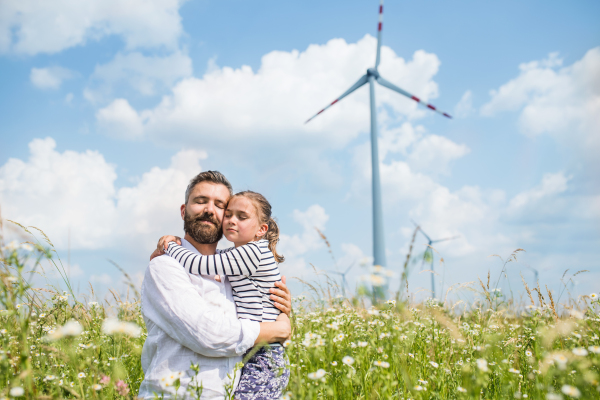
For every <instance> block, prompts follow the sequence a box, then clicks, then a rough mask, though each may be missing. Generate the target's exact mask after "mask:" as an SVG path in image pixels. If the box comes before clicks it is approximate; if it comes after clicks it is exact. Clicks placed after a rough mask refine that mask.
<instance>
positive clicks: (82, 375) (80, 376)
mask: <svg viewBox="0 0 600 400" xmlns="http://www.w3.org/2000/svg"><path fill="white" fill-rule="evenodd" d="M77 377H78V378H79V379H81V378H85V377H86V375H85V373H84V372H80V373H78V374H77Z"/></svg>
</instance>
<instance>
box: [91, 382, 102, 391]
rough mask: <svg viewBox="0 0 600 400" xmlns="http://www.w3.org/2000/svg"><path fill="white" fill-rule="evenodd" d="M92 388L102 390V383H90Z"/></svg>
mask: <svg viewBox="0 0 600 400" xmlns="http://www.w3.org/2000/svg"><path fill="white" fill-rule="evenodd" d="M92 389H94V390H95V391H96V392H97V391H98V390H102V385H99V384H97V383H95V384H93V385H92Z"/></svg>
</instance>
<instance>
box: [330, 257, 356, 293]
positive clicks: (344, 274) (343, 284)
mask: <svg viewBox="0 0 600 400" xmlns="http://www.w3.org/2000/svg"><path fill="white" fill-rule="evenodd" d="M352 267H354V263H352V265H350V266H349V267H348V269H346V271H344V272H337V271H329V272H331V273H332V274H337V275H340V276H341V277H342V294H343V296H344V297H346V287H347V286H348V282H347V281H346V275H347V274H348V272H350V270H351V269H352ZM348 289H350V288H349V287H348Z"/></svg>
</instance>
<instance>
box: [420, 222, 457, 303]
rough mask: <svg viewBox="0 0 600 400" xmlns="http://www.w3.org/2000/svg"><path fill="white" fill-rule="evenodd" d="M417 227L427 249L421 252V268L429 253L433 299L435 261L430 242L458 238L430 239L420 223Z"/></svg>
mask: <svg viewBox="0 0 600 400" xmlns="http://www.w3.org/2000/svg"><path fill="white" fill-rule="evenodd" d="M413 223H414V224H415V225H417V223H415V222H414V221H413ZM417 229H418V230H419V231H420V232H421V233H422V234H423V236H425V238H426V239H427V249H426V250H425V253H423V261H421V269H423V265H424V264H425V259H426V258H427V255H429V257H431V268H430V269H431V292H432V296H431V297H432V298H434V299H435V274H434V269H433V262H434V261H435V260H434V258H433V248H432V247H431V245H432V244H434V243H439V242H445V241H446V240H454V239H456V238H458V235H457V236H452V237H447V238H444V239H437V240H432V239H431V238H430V237H429V235H427V234H426V233H425V231H423V229H422V228H421V226H420V225H417Z"/></svg>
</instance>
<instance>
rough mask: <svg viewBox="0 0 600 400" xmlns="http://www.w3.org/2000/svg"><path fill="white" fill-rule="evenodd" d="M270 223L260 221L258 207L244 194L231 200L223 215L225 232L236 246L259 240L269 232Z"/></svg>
mask: <svg viewBox="0 0 600 400" xmlns="http://www.w3.org/2000/svg"><path fill="white" fill-rule="evenodd" d="M267 229H268V225H267V224H261V223H260V222H259V221H258V215H257V212H256V207H255V206H254V204H253V203H252V201H251V200H250V199H248V198H246V197H244V196H238V197H234V198H233V199H231V200H230V201H229V204H228V205H227V210H226V211H225V216H224V217H223V234H224V235H225V237H226V238H227V240H229V241H230V242H232V243H233V244H235V246H236V247H238V246H241V245H244V244H246V243H248V242H251V241H253V240H257V239H259V238H261V237H263V236H264V234H265V233H267Z"/></svg>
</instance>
